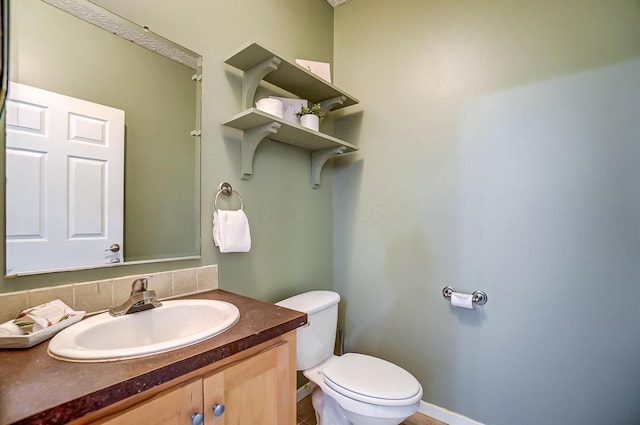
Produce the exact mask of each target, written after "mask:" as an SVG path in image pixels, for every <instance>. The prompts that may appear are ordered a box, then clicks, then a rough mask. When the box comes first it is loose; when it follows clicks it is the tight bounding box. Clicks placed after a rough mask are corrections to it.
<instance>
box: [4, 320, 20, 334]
mask: <svg viewBox="0 0 640 425" xmlns="http://www.w3.org/2000/svg"><path fill="white" fill-rule="evenodd" d="M14 335H22V330H21V329H20V326H18V325H16V324H15V323H13V322H6V323H3V324H1V325H0V336H14Z"/></svg>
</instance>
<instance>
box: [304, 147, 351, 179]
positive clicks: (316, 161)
mask: <svg viewBox="0 0 640 425" xmlns="http://www.w3.org/2000/svg"><path fill="white" fill-rule="evenodd" d="M345 150H347V148H346V147H344V146H339V147H337V148H328V149H322V150H319V151H313V152H311V187H312V188H313V189H317V188H319V187H320V172H321V171H322V167H323V166H324V164H325V162H327V161H328V160H329V159H331V158H333V157H334V156H338V155H341V154H343V153H344V151H345Z"/></svg>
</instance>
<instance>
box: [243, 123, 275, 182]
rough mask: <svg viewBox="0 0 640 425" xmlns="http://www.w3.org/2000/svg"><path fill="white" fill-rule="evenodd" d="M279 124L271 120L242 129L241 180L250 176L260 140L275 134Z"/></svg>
mask: <svg viewBox="0 0 640 425" xmlns="http://www.w3.org/2000/svg"><path fill="white" fill-rule="evenodd" d="M281 125H282V124H280V123H279V122H275V121H272V122H268V123H266V124H262V125H260V126H258V127H254V128H251V129H249V130H245V131H244V133H243V134H242V144H241V145H240V168H241V171H242V176H241V177H240V179H241V180H249V179H250V178H251V175H252V174H253V156H254V155H255V153H256V149H257V147H258V145H259V144H260V142H262V141H263V140H264V138H265V137H267V136H269V135H271V134H276V133H277V132H278V130H279V129H280V126H281Z"/></svg>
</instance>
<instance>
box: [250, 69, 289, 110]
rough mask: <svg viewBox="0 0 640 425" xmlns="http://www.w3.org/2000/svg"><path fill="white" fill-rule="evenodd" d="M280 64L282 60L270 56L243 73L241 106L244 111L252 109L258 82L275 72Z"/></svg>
mask: <svg viewBox="0 0 640 425" xmlns="http://www.w3.org/2000/svg"><path fill="white" fill-rule="evenodd" d="M281 62H282V59H280V58H278V57H276V56H272V57H271V58H269V59H267V60H266V61H264V62H261V63H259V64H257V65H256V66H254V67H253V68H251V69H248V70H246V71H245V72H244V74H243V75H242V104H243V105H244V107H245V109H248V108H251V107H253V99H254V97H255V95H256V90H258V85H259V84H260V81H262V79H263V78H264V77H265V76H266V75H267V74H269V73H270V72H273V71H275V70H277V69H278V66H280V63H281Z"/></svg>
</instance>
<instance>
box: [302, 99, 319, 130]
mask: <svg viewBox="0 0 640 425" xmlns="http://www.w3.org/2000/svg"><path fill="white" fill-rule="evenodd" d="M296 116H297V117H298V118H300V125H301V126H303V127H306V128H308V129H310V130H315V131H318V130H319V129H320V118H323V117H324V111H323V110H322V106H320V104H319V103H314V104H311V105H309V106H304V105H303V106H302V108H300V111H299V112H296Z"/></svg>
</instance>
